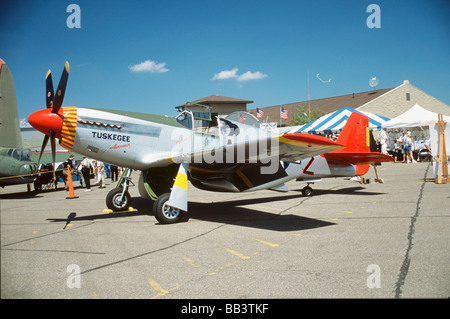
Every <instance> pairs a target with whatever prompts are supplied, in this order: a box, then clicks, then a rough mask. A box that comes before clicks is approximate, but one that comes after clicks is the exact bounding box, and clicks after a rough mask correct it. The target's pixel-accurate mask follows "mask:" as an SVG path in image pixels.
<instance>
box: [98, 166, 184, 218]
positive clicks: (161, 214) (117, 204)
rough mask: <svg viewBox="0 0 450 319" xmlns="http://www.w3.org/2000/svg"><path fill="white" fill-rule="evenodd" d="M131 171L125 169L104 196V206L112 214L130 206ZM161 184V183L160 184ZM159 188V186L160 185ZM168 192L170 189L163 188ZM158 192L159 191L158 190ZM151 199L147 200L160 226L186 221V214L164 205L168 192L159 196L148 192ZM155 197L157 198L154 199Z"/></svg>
mask: <svg viewBox="0 0 450 319" xmlns="http://www.w3.org/2000/svg"><path fill="white" fill-rule="evenodd" d="M131 172H132V170H131V169H126V170H125V172H124V174H123V175H122V177H121V179H120V180H119V182H118V183H117V185H118V186H117V187H116V188H113V189H112V190H111V191H109V193H108V195H106V206H107V207H108V208H109V209H111V210H112V211H113V212H120V211H126V210H128V208H129V207H130V204H131V196H130V193H129V192H128V189H129V187H130V183H131V184H132V185H134V183H133V182H132V181H131V177H130V176H131ZM160 184H163V183H160ZM160 186H161V185H160ZM165 188H166V189H167V190H169V191H170V188H169V187H168V186H167V187H165ZM158 191H159V190H158ZM150 193H151V195H152V197H153V198H152V197H149V199H151V200H153V201H154V202H153V207H152V208H153V214H154V215H155V218H156V220H157V221H158V222H160V223H161V224H174V223H178V222H182V221H186V220H187V217H188V214H187V213H186V212H185V211H182V210H180V209H176V208H173V207H171V206H169V205H166V203H167V201H168V200H169V197H170V192H167V191H166V192H165V193H163V194H161V195H159V196H158V195H157V194H155V192H153V190H150ZM155 197H157V198H156V199H155Z"/></svg>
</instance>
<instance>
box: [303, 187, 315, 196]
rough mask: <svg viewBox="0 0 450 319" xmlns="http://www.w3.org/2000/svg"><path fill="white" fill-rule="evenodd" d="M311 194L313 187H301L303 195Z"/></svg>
mask: <svg viewBox="0 0 450 319" xmlns="http://www.w3.org/2000/svg"><path fill="white" fill-rule="evenodd" d="M312 194H313V189H312V188H311V187H309V186H305V187H303V189H302V195H303V196H307V197H309V196H312Z"/></svg>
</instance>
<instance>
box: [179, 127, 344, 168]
mask: <svg viewBox="0 0 450 319" xmlns="http://www.w3.org/2000/svg"><path fill="white" fill-rule="evenodd" d="M221 120H222V121H224V120H223V119H221ZM225 121H226V123H227V124H228V128H230V127H231V128H232V129H231V131H230V130H228V131H227V132H226V134H223V135H221V138H220V142H219V143H217V144H215V145H210V147H204V148H202V149H201V150H198V149H196V150H194V152H192V153H190V154H172V156H171V160H172V161H173V162H177V163H179V162H181V161H188V162H191V163H198V164H200V163H211V164H212V163H216V164H217V163H219V164H222V163H229V164H237V163H259V162H262V163H267V161H268V160H269V159H270V160H277V161H296V160H301V159H304V158H310V157H313V156H317V155H321V154H324V153H328V152H331V151H335V150H338V149H341V148H344V146H343V145H341V144H338V143H336V142H334V141H332V140H330V139H327V138H325V137H322V136H318V135H312V134H304V133H286V134H280V135H279V134H274V133H272V132H269V131H266V130H262V129H259V128H255V127H252V126H249V125H244V124H241V123H237V122H234V121H230V120H225ZM230 132H231V133H230Z"/></svg>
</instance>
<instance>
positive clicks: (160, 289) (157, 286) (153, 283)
mask: <svg viewBox="0 0 450 319" xmlns="http://www.w3.org/2000/svg"><path fill="white" fill-rule="evenodd" d="M147 282H148V283H149V284H150V286H151V287H152V288H153V289H155V290H156V291H157V292H158V294H157V295H156V296H154V297H152V298H151V299H158V298H159V297H162V296H164V295H167V294H168V293H169V290H166V289H164V288H163V287H162V286H161V285H160V284H158V283H157V282H156V281H155V280H153V279H152V278H150V277H148V278H147Z"/></svg>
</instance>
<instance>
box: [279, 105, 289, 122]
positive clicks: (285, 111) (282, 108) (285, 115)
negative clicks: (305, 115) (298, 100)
mask: <svg viewBox="0 0 450 319" xmlns="http://www.w3.org/2000/svg"><path fill="white" fill-rule="evenodd" d="M287 114H288V110H286V109H285V108H284V107H282V106H281V107H280V117H281V118H282V119H285V120H287V119H288V115H287Z"/></svg>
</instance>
